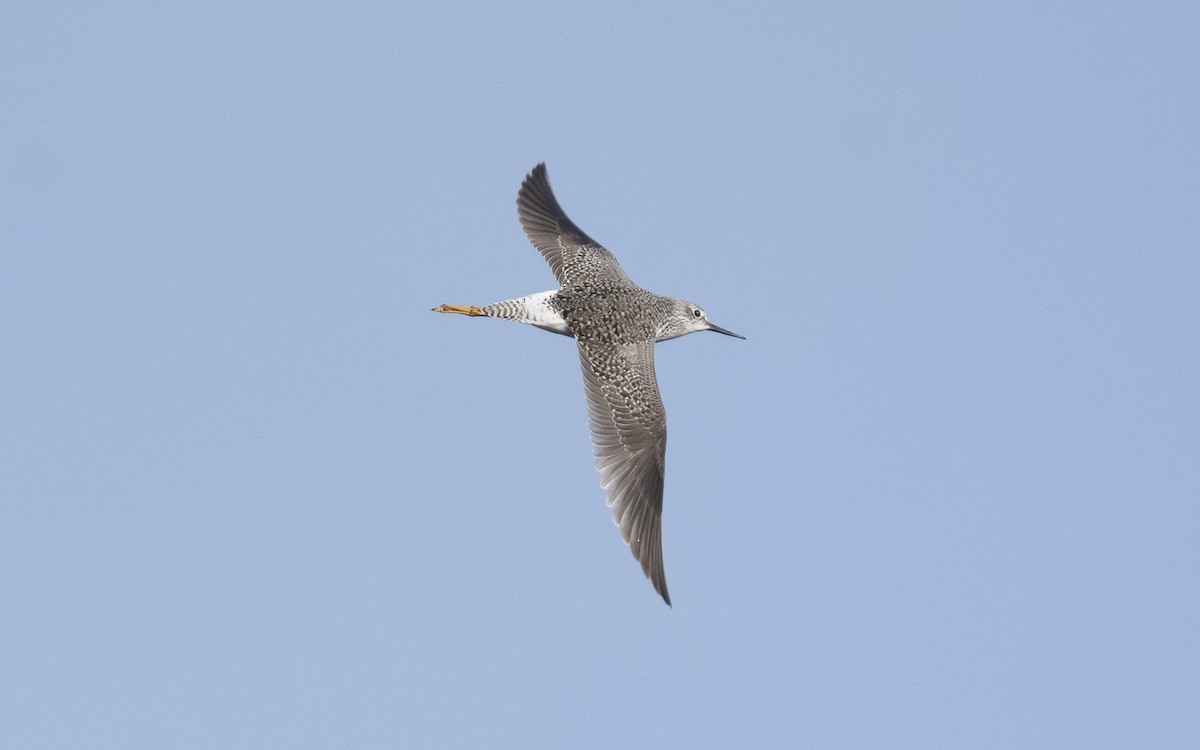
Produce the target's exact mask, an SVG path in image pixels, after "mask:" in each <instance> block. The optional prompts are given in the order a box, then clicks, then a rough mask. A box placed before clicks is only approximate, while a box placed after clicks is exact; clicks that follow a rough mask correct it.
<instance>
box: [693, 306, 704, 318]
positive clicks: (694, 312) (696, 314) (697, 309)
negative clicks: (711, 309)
mask: <svg viewBox="0 0 1200 750" xmlns="http://www.w3.org/2000/svg"><path fill="white" fill-rule="evenodd" d="M703 314H704V313H703V312H701V310H700V308H698V307H697V308H696V309H695V310H692V315H695V316H696V317H697V318H699V317H700V316H701V315H703Z"/></svg>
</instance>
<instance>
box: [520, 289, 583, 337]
mask: <svg viewBox="0 0 1200 750" xmlns="http://www.w3.org/2000/svg"><path fill="white" fill-rule="evenodd" d="M557 293H558V290H557V289H554V290H552V291H549V292H539V293H537V294H531V295H529V296H527V297H521V298H519V299H515V300H513V302H516V303H517V304H518V305H519V306H520V308H521V312H520V317H518V318H514V320H516V321H517V322H518V323H528V324H529V325H531V326H537V327H538V328H542V329H544V330H547V331H552V332H553V333H561V334H563V335H565V336H570V335H571V331H570V329H568V328H567V321H566V320H565V319H563V316H562V315H560V314H559V312H558V311H557V310H555V309H554V307H553V306H552V305H551V304H550V298H551V297H552V296H554V295H555V294H557Z"/></svg>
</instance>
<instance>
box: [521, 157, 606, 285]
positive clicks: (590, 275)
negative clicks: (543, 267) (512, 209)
mask: <svg viewBox="0 0 1200 750" xmlns="http://www.w3.org/2000/svg"><path fill="white" fill-rule="evenodd" d="M517 215H518V216H520V217H521V227H522V228H524V230H525V236H526V237H528V238H529V242H530V243H531V244H532V245H533V246H534V247H536V248H537V249H538V252H540V253H541V254H542V257H543V258H545V259H546V262H547V263H549V264H550V270H551V271H553V272H554V278H556V279H558V283H559V284H561V285H562V286H567V285H569V284H574V283H577V282H579V281H585V280H586V281H597V280H610V279H616V280H621V281H629V277H628V276H626V275H625V272H624V271H622V270H621V267H620V266H619V265H617V259H616V258H614V257H613V254H612V253H610V252H609V251H607V250H605V249H604V247H603V246H601V245H600V243H598V242H596V241H595V240H593V239H592V238H591V237H588V236H587V235H586V234H584V233H583V230H582V229H580V228H579V227H577V226H575V223H574V222H572V221H571V220H570V219H568V218H567V215H566V214H565V213H564V212H563V210H562V207H561V206H559V205H558V199H556V198H555V197H554V191H552V190H551V189H550V180H549V179H548V178H547V177H546V165H545V164H539V165H537V166H536V167H534V168H533V171H532V172H530V173H529V175H528V176H527V177H526V178H525V181H524V182H523V183H521V190H520V192H518V193H517Z"/></svg>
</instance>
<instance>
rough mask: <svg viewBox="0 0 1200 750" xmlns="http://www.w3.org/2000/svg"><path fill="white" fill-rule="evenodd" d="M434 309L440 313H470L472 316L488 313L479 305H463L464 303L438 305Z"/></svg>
mask: <svg viewBox="0 0 1200 750" xmlns="http://www.w3.org/2000/svg"><path fill="white" fill-rule="evenodd" d="M433 311H434V312H440V313H458V314H459V315H470V316H471V317H472V318H478V317H480V316H484V315H487V313H485V312H484V311H483V310H482V309H480V308H478V307H474V306H471V307H463V306H462V305H438V306H437V307H435V308H433Z"/></svg>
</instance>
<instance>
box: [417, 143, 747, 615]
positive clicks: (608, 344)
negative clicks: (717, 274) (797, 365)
mask: <svg viewBox="0 0 1200 750" xmlns="http://www.w3.org/2000/svg"><path fill="white" fill-rule="evenodd" d="M517 213H518V215H519V216H520V219H521V226H522V227H523V228H524V230H525V234H526V236H527V237H528V238H529V241H530V243H532V244H533V246H534V247H535V248H537V250H538V251H539V252H540V253H541V254H542V256H543V257H544V258H545V259H546V262H547V263H549V264H550V270H551V271H553V272H554V276H555V278H557V279H558V282H559V284H560V288H559V289H558V290H557V291H552V292H543V293H541V294H535V295H529V296H528V297H521V298H519V299H515V300H506V301H504V302H498V303H496V304H494V305H488V306H486V307H482V308H465V307H455V306H450V305H443V306H441V307H438V308H435V309H436V310H437V311H439V312H454V313H462V314H466V315H473V316H487V317H494V318H502V319H506V320H512V321H516V322H520V323H528V324H531V325H536V326H538V327H539V328H543V329H545V330H548V331H553V332H555V333H561V334H564V335H568V336H572V337H574V338H575V340H576V342H578V345H579V359H580V364H581V365H582V369H583V380H584V391H585V393H586V394H587V402H588V418H589V424H590V427H591V435H592V446H593V452H594V453H595V455H596V468H597V470H598V471H599V472H600V484H601V486H602V487H603V488H604V493H605V500H606V502H607V503H608V505H609V508H610V509H611V510H612V514H613V520H614V521H615V522H616V524H617V525H618V526H619V527H620V529H621V537H622V538H623V539H624V540H625V542H626V543H627V544H628V545H629V547H630V549H631V550H632V552H633V556H634V557H635V558H636V559H637V560H638V562H639V563H641V566H642V571H643V572H644V573H645V574H646V577H647V578H649V579H650V582H651V583H652V584H653V585H654V589H655V591H657V592H658V593H659V595H661V596H662V598H663V601H665V602H666V603H667V604H668V605H669V604H670V603H671V598H670V595H669V594H668V592H667V577H666V571H665V569H664V567H663V557H662V498H663V478H664V476H665V472H666V464H665V461H666V448H667V414H666V411H665V409H664V408H663V403H662V397H661V396H660V394H659V391H658V381H657V379H656V378H655V375H654V344H655V343H656V342H658V341H666V340H667V339H672V338H676V337H678V336H683V335H685V334H688V333H693V332H695V331H716V332H718V333H724V334H727V335H730V336H737V337H738V338H743V337H742V336H738V334H736V333H733V332H731V331H727V330H725V329H724V328H721V327H720V326H717V325H713V324H712V323H709V322H708V317H707V315H705V313H704V311H703V310H701V309H700V308H699V307H697V306H695V305H693V304H692V303H690V302H686V301H684V300H678V299H672V298H670V297H662V296H659V295H657V294H654V293H652V292H648V291H646V290H645V289H642V288H641V287H639V286H638V285H637V284H634V283H633V281H632V280H631V279H630V278H629V276H628V275H627V274H626V273H625V272H624V271H623V270H622V269H621V266H620V265H619V264H618V263H617V260H616V258H614V257H613V255H612V253H610V252H609V251H608V250H606V249H605V248H604V247H603V246H601V245H600V244H599V243H598V242H596V241H595V240H593V239H592V238H591V237H588V236H587V235H586V234H584V232H583V231H582V230H580V229H579V227H577V226H575V224H574V223H573V222H572V221H571V220H570V219H569V218H567V215H566V213H564V212H563V210H562V208H561V207H560V206H559V205H558V201H557V200H556V199H555V197H554V193H553V191H551V189H550V182H549V180H548V179H547V177H546V166H545V165H544V164H539V165H537V166H536V167H535V168H534V169H533V171H532V172H530V173H529V175H528V176H527V177H526V178H525V181H524V182H523V183H522V184H521V190H520V192H519V193H518V195H517Z"/></svg>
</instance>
